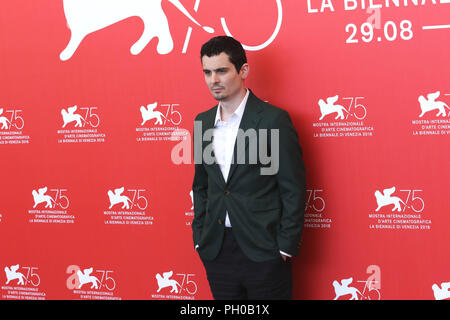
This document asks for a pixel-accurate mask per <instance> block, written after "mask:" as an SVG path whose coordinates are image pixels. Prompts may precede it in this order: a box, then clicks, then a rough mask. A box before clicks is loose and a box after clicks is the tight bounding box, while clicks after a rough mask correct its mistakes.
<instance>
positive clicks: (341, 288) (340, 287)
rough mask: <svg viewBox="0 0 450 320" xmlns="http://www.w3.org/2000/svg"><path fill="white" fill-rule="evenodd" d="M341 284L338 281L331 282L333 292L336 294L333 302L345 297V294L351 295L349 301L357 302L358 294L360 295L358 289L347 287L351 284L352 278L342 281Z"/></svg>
mask: <svg viewBox="0 0 450 320" xmlns="http://www.w3.org/2000/svg"><path fill="white" fill-rule="evenodd" d="M341 282H342V284H340V283H339V282H338V281H336V280H334V281H333V287H334V292H335V293H336V297H335V298H334V300H337V299H339V297H342V296H345V295H347V294H351V295H352V296H351V298H350V300H358V295H357V294H358V293H359V294H360V295H361V292H359V290H358V289H356V288H355V287H349V286H348V285H349V284H350V283H352V282H353V278H348V279H342V280H341Z"/></svg>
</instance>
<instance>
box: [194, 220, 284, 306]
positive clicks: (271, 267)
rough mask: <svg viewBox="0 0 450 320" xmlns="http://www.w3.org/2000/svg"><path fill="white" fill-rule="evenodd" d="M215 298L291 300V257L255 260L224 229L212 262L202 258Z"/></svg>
mask: <svg viewBox="0 0 450 320" xmlns="http://www.w3.org/2000/svg"><path fill="white" fill-rule="evenodd" d="M203 265H204V266H205V270H206V275H207V277H208V282H209V285H210V288H211V292H212V294H213V297H214V299H216V300H247V299H249V300H290V299H292V266H291V262H290V259H287V260H286V261H284V260H283V259H282V258H281V256H280V257H277V258H276V259H273V260H269V261H264V262H255V261H252V260H250V259H249V258H247V256H246V255H245V254H244V253H243V252H242V250H241V249H240V248H239V246H238V244H237V242H236V240H235V238H234V237H233V232H232V228H225V236H224V240H223V244H222V249H221V251H220V252H219V255H218V256H217V257H216V259H214V260H213V261H203Z"/></svg>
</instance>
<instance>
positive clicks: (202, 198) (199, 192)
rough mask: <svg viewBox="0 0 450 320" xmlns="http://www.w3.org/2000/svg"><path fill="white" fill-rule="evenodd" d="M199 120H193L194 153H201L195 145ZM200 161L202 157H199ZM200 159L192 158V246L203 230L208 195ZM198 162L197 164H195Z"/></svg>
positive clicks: (199, 139) (201, 150) (197, 138)
mask: <svg viewBox="0 0 450 320" xmlns="http://www.w3.org/2000/svg"><path fill="white" fill-rule="evenodd" d="M200 121H201V120H199V116H197V117H196V118H195V122H194V135H193V136H194V139H193V145H194V152H199V151H200V152H203V149H202V146H201V145H196V143H201V142H202V139H201V137H196V134H200V133H201V129H200V130H199V128H198V127H197V126H198V125H199V123H200ZM200 158H201V159H202V157H200ZM201 159H198V158H197V157H194V163H195V174H194V181H193V183H192V193H193V198H194V219H193V220H192V236H193V240H194V246H196V245H198V243H199V241H200V237H201V234H202V229H203V221H204V218H205V215H206V204H207V194H208V174H207V173H206V170H205V167H204V166H203V163H202V161H200V160H201ZM197 162H198V163H197Z"/></svg>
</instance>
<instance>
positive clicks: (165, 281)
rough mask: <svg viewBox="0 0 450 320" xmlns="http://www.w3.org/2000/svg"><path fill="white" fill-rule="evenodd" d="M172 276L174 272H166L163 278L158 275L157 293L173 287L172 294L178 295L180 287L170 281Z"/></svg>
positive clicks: (173, 281)
mask: <svg viewBox="0 0 450 320" xmlns="http://www.w3.org/2000/svg"><path fill="white" fill-rule="evenodd" d="M172 275H173V271H169V272H164V273H163V276H162V277H161V275H160V274H159V273H157V274H156V276H155V278H156V281H157V282H158V290H157V291H156V292H159V291H161V289H163V288H166V287H172V290H170V293H172V292H175V293H178V287H177V286H179V284H178V282H176V281H175V280H173V279H170V277H171V276H172Z"/></svg>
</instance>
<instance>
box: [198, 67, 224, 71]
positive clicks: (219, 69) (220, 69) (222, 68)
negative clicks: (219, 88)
mask: <svg viewBox="0 0 450 320" xmlns="http://www.w3.org/2000/svg"><path fill="white" fill-rule="evenodd" d="M227 70H230V68H229V67H221V68H217V69H214V70H213V71H215V72H218V71H227ZM203 72H211V70H209V69H203Z"/></svg>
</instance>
